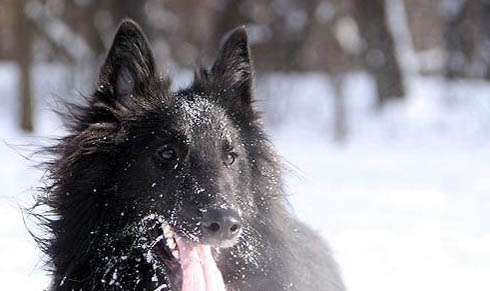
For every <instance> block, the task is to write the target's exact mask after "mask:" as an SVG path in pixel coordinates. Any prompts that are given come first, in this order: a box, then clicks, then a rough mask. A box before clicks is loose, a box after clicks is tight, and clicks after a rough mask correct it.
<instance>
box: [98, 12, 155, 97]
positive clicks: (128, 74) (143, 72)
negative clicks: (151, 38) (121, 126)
mask: <svg viewBox="0 0 490 291" xmlns="http://www.w3.org/2000/svg"><path fill="white" fill-rule="evenodd" d="M154 76H155V61H154V59H153V54H152V52H151V49H150V45H149V43H148V41H147V39H146V36H145V35H144V33H143V31H142V29H141V27H140V26H139V25H138V24H137V23H136V22H134V21H132V20H129V19H126V20H123V21H122V22H121V24H120V25H119V28H118V30H117V33H116V36H115V37H114V41H113V43H112V46H111V49H110V50H109V53H108V55H107V57H106V60H105V62H104V65H103V66H102V68H101V70H100V75H99V79H98V85H99V89H102V90H104V91H106V90H108V91H109V92H110V94H111V96H112V97H113V98H115V99H116V100H118V101H122V102H123V103H124V100H125V99H127V98H129V97H130V96H133V93H135V91H137V90H138V89H140V88H141V85H142V84H144V83H145V82H146V81H148V80H149V79H151V78H152V77H154ZM106 92H107V91H106Z"/></svg>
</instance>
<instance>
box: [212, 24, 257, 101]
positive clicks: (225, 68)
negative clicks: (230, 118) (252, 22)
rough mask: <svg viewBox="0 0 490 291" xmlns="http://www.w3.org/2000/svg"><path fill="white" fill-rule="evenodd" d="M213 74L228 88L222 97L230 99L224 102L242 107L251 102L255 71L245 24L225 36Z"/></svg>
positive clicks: (221, 85) (219, 82)
mask: <svg viewBox="0 0 490 291" xmlns="http://www.w3.org/2000/svg"><path fill="white" fill-rule="evenodd" d="M211 74H212V76H213V78H214V80H215V82H218V84H219V86H220V87H222V88H223V89H226V90H227V94H224V96H222V97H221V98H227V99H228V100H221V101H222V102H225V103H227V104H228V105H231V106H233V105H241V106H242V107H243V106H249V105H250V104H251V102H252V83H253V74H254V71H253V64H252V59H251V56H250V48H249V45H248V35H247V31H246V29H245V26H240V27H238V28H235V29H234V30H232V31H231V32H230V33H229V34H228V37H226V38H225V41H224V42H223V44H222V46H221V49H220V51H219V53H218V57H217V59H216V61H215V63H214V64H213V66H212V67H211ZM230 94H231V96H230ZM230 99H231V100H230ZM230 103H231V104H230ZM237 103H238V104H237Z"/></svg>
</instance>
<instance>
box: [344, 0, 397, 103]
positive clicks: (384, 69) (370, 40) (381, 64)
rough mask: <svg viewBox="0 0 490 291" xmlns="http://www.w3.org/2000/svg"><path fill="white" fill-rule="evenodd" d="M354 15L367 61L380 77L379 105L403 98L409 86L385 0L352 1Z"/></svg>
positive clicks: (377, 82) (376, 76)
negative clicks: (397, 51)
mask: <svg viewBox="0 0 490 291" xmlns="http://www.w3.org/2000/svg"><path fill="white" fill-rule="evenodd" d="M352 1H353V15H354V17H355V20H356V21H357V23H358V27H359V30H360V34H361V37H362V38H363V40H364V51H363V58H362V60H363V64H364V66H365V67H366V69H367V70H368V72H369V73H371V74H372V75H373V76H374V78H375V80H376V87H377V92H378V104H379V105H380V106H382V105H383V104H385V103H386V102H387V101H388V100H390V99H399V98H402V97H403V95H404V94H405V89H404V85H403V81H402V75H401V71H400V66H399V64H398V61H397V59H396V57H395V48H394V41H393V36H392V35H391V33H390V31H389V30H388V26H387V23H386V8H385V2H384V1H385V0H371V1H365V0H352Z"/></svg>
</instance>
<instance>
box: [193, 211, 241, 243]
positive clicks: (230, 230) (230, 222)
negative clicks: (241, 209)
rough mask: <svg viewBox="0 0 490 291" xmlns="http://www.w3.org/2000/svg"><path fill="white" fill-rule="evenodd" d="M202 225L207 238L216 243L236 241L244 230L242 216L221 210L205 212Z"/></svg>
mask: <svg viewBox="0 0 490 291" xmlns="http://www.w3.org/2000/svg"><path fill="white" fill-rule="evenodd" d="M201 225H202V231H203V234H204V236H205V238H206V239H208V240H210V241H214V242H222V241H226V240H231V239H234V238H236V237H237V236H238V235H239V234H240V229H241V228H242V225H241V219H240V216H239V215H238V213H237V212H236V211H234V210H230V209H221V208H213V209H208V210H207V211H206V212H204V214H203V217H202V224H201Z"/></svg>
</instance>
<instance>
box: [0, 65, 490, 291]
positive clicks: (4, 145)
mask: <svg viewBox="0 0 490 291" xmlns="http://www.w3.org/2000/svg"><path fill="white" fill-rule="evenodd" d="M15 74H16V70H15V67H13V66H12V65H9V64H2V65H0V96H2V98H1V99H0V161H1V164H0V185H1V189H2V191H3V192H1V193H0V213H1V214H2V216H1V218H2V219H1V220H0V258H1V260H0V282H1V283H0V284H1V286H2V287H1V289H2V290H19V291H22V290H29V291H35V290H43V288H45V287H46V286H47V284H48V281H49V279H48V278H47V276H46V275H45V273H44V272H43V270H42V265H41V260H40V254H39V251H37V250H36V248H35V245H34V243H33V242H32V240H31V239H30V237H29V235H28V233H27V232H26V230H25V227H24V223H23V220H22V215H21V213H20V211H19V205H28V204H29V203H31V202H32V200H31V195H32V193H33V187H35V186H37V185H38V183H37V180H38V179H39V177H40V175H41V174H42V173H41V172H40V171H38V170H35V169H33V168H32V163H31V162H28V161H26V160H25V159H23V158H22V156H21V155H23V154H25V153H26V152H28V148H27V149H26V148H25V147H23V146H19V145H25V144H32V143H35V144H39V143H44V142H46V137H49V136H53V135H59V134H62V132H63V129H62V127H61V126H60V123H59V120H57V119H56V118H55V117H54V116H53V115H52V114H51V113H49V110H47V105H46V103H47V102H45V101H44V100H45V99H49V100H51V103H53V102H52V100H55V98H54V97H52V96H53V95H55V96H57V95H61V96H76V94H74V93H70V92H71V91H70V90H69V89H68V88H69V85H68V84H69V82H68V80H66V78H65V76H67V75H68V72H66V71H65V70H64V69H63V68H60V67H49V68H47V67H43V68H38V69H36V70H35V87H36V95H37V96H36V97H37V102H38V105H39V106H38V108H40V109H39V110H38V111H37V112H36V117H37V122H38V130H37V131H36V133H35V134H33V135H25V134H23V133H21V132H20V131H18V130H17V129H16V123H15V122H16V121H15V113H16V110H17V109H16V108H17V107H16V104H15V90H14V88H15V82H16V77H15ZM257 85H258V94H257V95H258V96H260V97H261V99H262V101H259V102H258V104H259V106H260V107H261V108H262V109H263V110H264V111H265V116H266V123H267V124H268V127H269V133H270V135H271V137H272V139H273V140H274V142H275V143H276V146H277V149H278V150H279V152H280V153H281V155H282V156H283V157H284V159H285V160H286V161H287V162H288V164H290V167H291V168H292V170H293V171H292V172H291V173H289V174H288V175H287V183H288V189H289V193H290V194H291V200H292V202H293V206H294V208H295V210H296V212H297V214H298V215H299V216H300V217H301V218H302V219H303V220H305V221H307V222H308V223H309V224H311V225H312V226H313V227H314V228H315V229H316V230H318V231H319V232H320V233H321V234H322V235H324V236H325V237H326V238H327V239H328V240H329V242H330V245H331V247H332V249H333V250H334V253H335V256H336V258H337V260H338V262H339V265H340V268H341V270H342V273H343V276H344V279H345V282H346V284H347V287H348V289H349V290H350V291H361V290H362V291H366V290H368V291H369V290H373V291H374V290H376V291H385V290H386V291H392V290H401V291H403V290H422V291H423V290H427V291H429V290H430V291H432V290H445V291H452V290H455V291H456V290H458V291H460V290H472V291H488V290H490V248H489V246H490V224H488V223H487V221H490V181H489V180H490V176H489V173H490V84H489V83H485V82H477V81H460V82H451V83H447V82H446V81H444V80H443V79H439V78H435V77H430V78H409V84H408V85H409V86H408V87H409V94H408V98H407V99H406V101H404V102H398V103H395V104H391V105H390V106H388V107H387V108H386V109H385V110H383V111H376V110H374V98H373V96H374V94H373V91H374V89H373V87H372V83H371V82H370V80H369V78H367V77H366V76H365V75H363V74H353V75H351V76H349V77H348V78H347V80H345V86H344V93H345V95H346V98H347V100H346V104H347V121H348V126H349V136H348V139H347V141H346V142H345V143H344V144H343V145H339V144H336V143H334V142H333V141H332V136H333V133H332V120H333V116H332V108H333V106H332V98H331V96H332V90H331V87H330V85H329V82H328V79H327V78H326V77H325V76H324V75H321V74H311V75H273V76H268V77H267V78H265V79H263V80H262V81H259V82H257ZM82 92H83V91H82ZM272 109H275V112H271V110H272Z"/></svg>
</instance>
